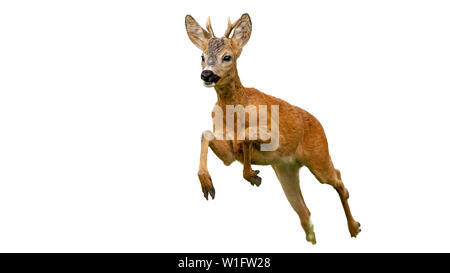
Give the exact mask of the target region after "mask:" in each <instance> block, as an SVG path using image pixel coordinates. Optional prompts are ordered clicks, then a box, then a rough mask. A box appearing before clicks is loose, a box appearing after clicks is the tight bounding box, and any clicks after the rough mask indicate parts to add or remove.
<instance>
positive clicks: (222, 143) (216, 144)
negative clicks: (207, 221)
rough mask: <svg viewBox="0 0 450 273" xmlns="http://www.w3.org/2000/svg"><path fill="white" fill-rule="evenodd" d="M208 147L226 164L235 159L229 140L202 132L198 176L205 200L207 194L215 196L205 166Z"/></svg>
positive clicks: (208, 132) (209, 132)
mask: <svg viewBox="0 0 450 273" xmlns="http://www.w3.org/2000/svg"><path fill="white" fill-rule="evenodd" d="M208 147H210V148H211V150H213V152H214V153H215V154H216V155H217V157H218V158H220V159H221V160H222V161H223V163H224V164H225V165H227V166H228V165H230V164H231V163H232V162H233V161H234V160H235V158H234V154H233V149H232V146H231V144H230V142H229V141H226V140H217V139H215V138H214V135H213V133H212V132H211V131H205V132H203V134H202V148H201V153H200V167H199V169H198V178H199V180H200V184H201V186H202V191H203V196H205V198H206V200H208V195H211V198H212V199H214V197H215V196H216V191H215V189H214V186H213V184H212V179H211V176H210V175H209V172H208V167H207V158H208Z"/></svg>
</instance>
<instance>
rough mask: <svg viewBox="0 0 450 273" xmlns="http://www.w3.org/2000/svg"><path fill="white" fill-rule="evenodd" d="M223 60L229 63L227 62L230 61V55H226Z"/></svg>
mask: <svg viewBox="0 0 450 273" xmlns="http://www.w3.org/2000/svg"><path fill="white" fill-rule="evenodd" d="M223 60H224V61H225V62H229V61H231V56H230V55H226V56H224V57H223Z"/></svg>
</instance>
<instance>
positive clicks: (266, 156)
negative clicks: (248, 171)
mask: <svg viewBox="0 0 450 273" xmlns="http://www.w3.org/2000/svg"><path fill="white" fill-rule="evenodd" d="M233 153H234V157H235V158H236V159H237V160H238V161H239V162H241V163H243V162H244V142H243V141H233ZM272 154H273V152H271V151H268V152H263V151H260V150H259V147H258V145H255V146H253V147H252V153H251V155H250V157H251V163H252V164H255V165H270V164H272V161H273V155H272Z"/></svg>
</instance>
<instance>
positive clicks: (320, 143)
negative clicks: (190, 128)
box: [186, 14, 360, 244]
mask: <svg viewBox="0 0 450 273" xmlns="http://www.w3.org/2000/svg"><path fill="white" fill-rule="evenodd" d="M208 22H209V19H208ZM208 24H209V23H208ZM209 28H211V27H210V25H209V26H208V29H209ZM232 28H234V34H233V36H232V37H231V38H228V35H229V34H231V29H232ZM186 29H187V32H188V35H189V37H190V39H191V41H193V42H194V44H196V45H197V46H198V47H199V48H201V49H202V51H203V56H204V57H205V59H206V58H209V57H211V56H212V57H214V58H216V59H217V63H216V64H214V73H215V74H217V75H218V76H220V77H221V78H220V80H219V81H218V82H217V83H216V85H215V89H216V93H217V103H216V105H218V106H221V107H222V109H225V108H226V105H243V106H247V105H255V106H257V107H258V106H259V105H267V109H268V111H269V114H268V116H270V105H278V106H279V146H278V149H277V150H275V151H264V152H263V151H260V150H258V147H259V145H260V144H261V143H262V142H263V141H262V140H244V141H238V140H217V139H214V140H211V141H210V140H208V139H206V138H204V137H202V149H201V158H200V167H199V171H198V176H199V179H200V183H201V186H202V190H203V193H204V196H205V198H206V199H208V195H210V196H211V197H212V198H214V197H215V190H214V187H213V184H212V180H211V176H210V175H209V172H208V169H207V164H206V161H207V160H206V159H207V152H208V147H209V148H211V150H212V151H213V152H214V153H215V154H216V155H217V156H218V157H219V158H220V159H221V160H222V161H223V162H224V163H225V165H229V164H231V163H232V162H233V161H235V160H237V161H239V162H241V163H243V165H244V169H243V176H244V178H245V179H246V180H248V181H249V182H250V183H251V184H252V185H257V186H259V185H260V184H261V178H260V177H259V176H258V171H255V170H253V169H252V167H251V165H252V164H254V165H271V166H272V167H273V169H274V170H275V173H276V175H277V177H278V179H279V181H280V183H281V186H282V188H283V190H284V192H285V194H286V197H287V199H288V201H289V203H290V204H291V206H292V207H293V209H294V210H295V211H296V212H297V214H298V215H299V217H300V221H301V225H302V227H303V229H304V230H305V233H306V239H307V240H308V241H310V242H312V243H313V244H315V242H316V238H315V234H314V230H313V225H312V223H311V221H310V212H309V210H308V208H307V206H306V204H305V202H304V200H303V196H302V193H301V190H300V185H299V169H300V168H301V167H302V166H306V167H308V168H309V170H310V171H311V172H312V173H313V174H314V176H315V177H316V178H317V179H318V180H319V181H320V182H321V183H324V184H329V185H331V186H333V187H334V188H335V189H336V191H337V192H338V194H339V197H340V199H341V202H342V205H343V208H344V211H345V215H346V217H347V222H348V228H349V231H350V234H351V236H352V237H356V235H357V234H358V233H359V232H360V224H359V223H358V222H356V221H355V220H354V219H353V217H352V214H351V212H350V208H349V205H348V202H347V199H348V197H349V194H348V191H347V189H346V188H345V187H344V184H343V183H342V180H341V175H340V172H339V171H338V170H337V169H335V168H334V166H333V163H332V161H331V157H330V155H329V152H328V143H327V139H326V136H325V132H324V130H323V128H322V126H321V124H320V123H319V121H318V120H317V119H316V118H315V117H314V116H312V115H311V114H310V113H308V112H307V111H305V110H303V109H301V108H299V107H296V106H293V105H291V104H289V103H287V102H285V101H283V100H281V99H278V98H275V97H273V96H270V95H267V94H265V93H263V92H260V91H258V90H257V89H255V88H245V87H243V86H242V84H241V81H240V79H239V76H238V73H237V68H236V60H237V58H238V57H239V56H240V54H241V51H242V47H243V46H244V45H245V44H246V43H247V41H248V39H249V38H250V34H251V20H250V17H249V16H248V14H244V15H242V17H241V18H240V19H239V20H237V21H236V22H235V23H234V24H232V25H231V23H230V22H229V27H228V29H227V31H226V35H225V37H223V38H216V37H214V35H213V33H208V32H207V31H205V30H203V29H202V28H201V27H200V26H199V25H198V23H197V22H195V20H194V19H193V18H192V17H191V16H189V15H188V16H186ZM211 29H212V28H211ZM211 39H215V40H211ZM210 41H212V42H211V43H209V42H210ZM211 44H213V45H214V46H211ZM219 45H220V46H219ZM225 55H230V56H232V57H233V58H232V62H222V61H221V60H222V58H223V56H225ZM206 65H207V64H206V62H202V68H205V66H206ZM224 119H225V115H224ZM224 124H225V120H224ZM247 125H248V123H247ZM269 128H270V125H269ZM209 133H211V132H209ZM211 134H212V133H211Z"/></svg>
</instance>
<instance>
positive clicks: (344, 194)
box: [307, 156, 361, 237]
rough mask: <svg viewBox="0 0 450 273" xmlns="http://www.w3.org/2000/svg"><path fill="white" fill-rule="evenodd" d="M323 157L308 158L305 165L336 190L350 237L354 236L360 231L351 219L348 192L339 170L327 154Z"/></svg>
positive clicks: (358, 225)
mask: <svg viewBox="0 0 450 273" xmlns="http://www.w3.org/2000/svg"><path fill="white" fill-rule="evenodd" d="M324 158H325V159H322V160H321V159H319V160H317V159H316V160H310V162H309V163H308V164H307V166H308V168H309V170H310V171H311V172H312V173H313V174H314V176H315V177H316V178H317V180H319V182H320V183H322V184H329V185H331V186H333V188H334V189H335V190H336V191H337V192H338V194H339V197H340V199H341V203H342V206H343V207H344V211H345V216H346V218H347V224H348V230H349V232H350V235H351V237H356V236H357V235H358V233H359V232H360V231H361V228H360V227H361V225H360V224H359V223H358V222H356V221H355V219H353V216H352V213H351V211H350V206H349V205H348V200H347V199H348V198H349V193H348V190H347V189H346V188H345V186H344V183H343V182H342V179H341V172H340V171H339V170H337V169H335V168H334V166H333V162H332V161H331V158H330V157H329V156H327V157H324Z"/></svg>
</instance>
